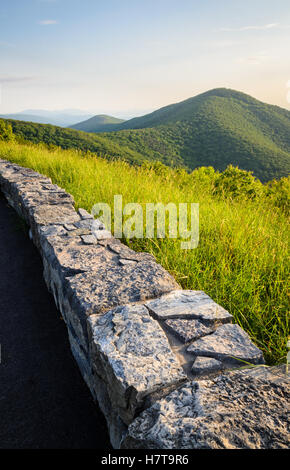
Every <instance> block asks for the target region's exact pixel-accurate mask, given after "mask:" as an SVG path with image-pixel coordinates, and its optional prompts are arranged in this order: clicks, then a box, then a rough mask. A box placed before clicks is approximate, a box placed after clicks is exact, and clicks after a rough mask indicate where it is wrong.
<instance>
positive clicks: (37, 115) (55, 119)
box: [0, 109, 92, 127]
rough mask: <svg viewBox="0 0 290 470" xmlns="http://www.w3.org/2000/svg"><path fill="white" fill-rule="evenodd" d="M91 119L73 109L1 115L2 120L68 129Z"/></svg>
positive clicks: (31, 110)
mask: <svg viewBox="0 0 290 470" xmlns="http://www.w3.org/2000/svg"><path fill="white" fill-rule="evenodd" d="M90 117H92V115H91V114H88V113H84V112H82V111H79V110H75V109H67V110H62V111H47V110H43V109H27V110H25V111H21V112H19V113H11V114H2V115H0V118H2V119H16V120H19V121H27V122H36V123H39V124H52V125H53V126H61V127H69V126H71V125H73V124H75V123H77V122H79V121H84V120H85V119H89V118H90Z"/></svg>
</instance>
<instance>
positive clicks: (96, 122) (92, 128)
mask: <svg viewBox="0 0 290 470" xmlns="http://www.w3.org/2000/svg"><path fill="white" fill-rule="evenodd" d="M122 122H124V119H118V118H115V117H112V116H106V115H105V114H99V115H98V116H94V117H92V118H90V119H87V120H86V121H82V122H79V123H78V124H74V125H73V126H69V127H70V128H71V129H77V130H79V131H85V132H107V131H110V130H111V129H112V128H114V127H115V126H116V125H118V124H121V123H122Z"/></svg>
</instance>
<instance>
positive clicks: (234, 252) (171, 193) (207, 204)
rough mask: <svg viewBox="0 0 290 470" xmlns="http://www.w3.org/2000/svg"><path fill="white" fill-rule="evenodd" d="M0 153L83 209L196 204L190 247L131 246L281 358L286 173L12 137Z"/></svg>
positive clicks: (285, 330) (269, 355)
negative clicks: (195, 236) (273, 178)
mask: <svg viewBox="0 0 290 470" xmlns="http://www.w3.org/2000/svg"><path fill="white" fill-rule="evenodd" d="M0 158H3V159H8V160H11V161H14V162H16V163H19V164H20V165H23V166H26V167H30V168H33V169H35V170H37V171H39V172H40V173H43V174H46V175H47V176H50V177H51V178H52V180H53V182H54V183H56V184H58V185H60V186H61V187H63V188H65V189H66V190H67V191H68V192H70V193H71V194H73V196H74V197H75V200H76V203H77V206H78V207H84V208H85V209H87V210H89V211H90V210H91V208H92V206H93V205H94V204H95V203H96V202H106V203H108V204H110V205H111V207H113V202H114V195H116V194H122V196H123V203H124V204H127V203H128V202H139V203H141V204H145V203H146V202H163V203H164V204H168V203H169V202H174V203H176V204H179V203H180V202H189V203H190V202H196V203H199V204H200V243H199V246H198V248H197V249H195V250H186V251H185V250H182V249H181V248H180V240H173V239H169V238H165V239H163V240H160V239H157V238H154V239H143V240H132V241H131V243H130V246H131V247H132V248H134V249H136V250H145V251H148V252H149V253H152V254H153V255H154V256H155V257H156V259H157V261H158V262H159V263H161V264H162V265H163V266H164V268H165V269H167V270H169V271H170V272H171V273H172V274H173V275H174V277H175V278H176V280H177V281H178V282H179V283H180V284H181V285H182V287H183V288H185V289H194V290H204V291H205V292H206V293H207V294H209V295H210V296H211V297H212V298H213V299H214V300H215V301H216V302H218V303H219V304H221V305H222V306H223V307H225V308H226V309H227V310H228V311H229V312H231V313H232V314H233V315H234V319H235V321H236V322H237V323H238V324H240V325H241V326H242V327H243V328H244V329H245V330H246V331H247V332H248V333H249V335H250V336H251V338H252V339H253V341H254V342H255V343H256V344H257V346H258V347H260V348H261V349H262V350H263V352H264V355H265V357H266V360H267V363H268V364H275V363H280V362H285V356H286V352H287V351H286V342H287V337H288V335H289V315H287V312H288V310H289V304H288V297H287V293H288V284H287V282H288V279H289V262H288V247H289V228H288V227H289V219H288V218H287V213H286V211H285V201H286V200H288V204H289V184H290V179H289V178H288V179H283V180H281V181H279V182H273V183H269V184H267V185H262V184H260V183H259V182H257V181H256V180H255V179H254V178H253V177H252V176H251V175H250V174H247V173H244V172H241V171H240V170H237V169H236V168H233V167H230V168H228V169H227V170H226V171H225V172H222V173H220V172H215V171H214V169H213V168H204V167H203V168H202V167H201V168H198V169H195V170H194V171H193V172H192V173H188V172H187V171H185V170H184V169H172V168H168V167H166V166H164V165H163V164H160V163H153V164H152V163H146V164H144V165H143V166H132V165H129V164H128V163H126V162H124V161H120V160H119V161H116V160H111V161H108V160H107V159H103V158H97V157H96V156H94V157H93V156H92V155H90V156H85V155H83V154H80V153H79V152H78V151H76V150H67V151H63V150H60V149H59V148H57V149H53V150H48V149H47V148H46V147H45V146H40V145H24V144H22V145H21V144H19V143H17V142H14V143H10V142H1V143H0ZM256 185H257V187H256ZM218 188H219V189H220V191H219V193H218V194H217V191H216V190H217V189H218ZM253 188H254V190H255V197H253V191H252V190H253ZM239 191H241V194H239ZM288 207H289V205H288Z"/></svg>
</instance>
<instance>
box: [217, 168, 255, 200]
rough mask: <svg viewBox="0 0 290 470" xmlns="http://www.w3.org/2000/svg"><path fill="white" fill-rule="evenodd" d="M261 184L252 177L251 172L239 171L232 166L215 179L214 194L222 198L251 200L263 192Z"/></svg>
mask: <svg viewBox="0 0 290 470" xmlns="http://www.w3.org/2000/svg"><path fill="white" fill-rule="evenodd" d="M263 189H264V188H263V185H262V183H261V182H260V181H259V180H257V179H256V178H254V177H253V176H252V172H250V171H245V170H240V169H239V168H235V167H233V166H232V165H229V166H228V167H227V169H226V170H225V171H224V172H222V173H221V174H220V175H219V176H218V178H216V179H215V190H214V193H215V194H219V195H220V194H222V195H223V196H224V197H228V196H229V195H230V197H233V198H243V197H245V196H246V197H247V198H250V199H253V198H255V197H258V196H259V195H260V194H261V193H262V191H263Z"/></svg>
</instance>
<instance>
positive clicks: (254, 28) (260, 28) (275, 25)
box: [219, 23, 280, 32]
mask: <svg viewBox="0 0 290 470" xmlns="http://www.w3.org/2000/svg"><path fill="white" fill-rule="evenodd" d="M279 27H280V25H279V23H270V24H265V25H262V26H242V27H241V28H220V29H219V31H221V32H239V31H264V30H267V29H274V28H279Z"/></svg>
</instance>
